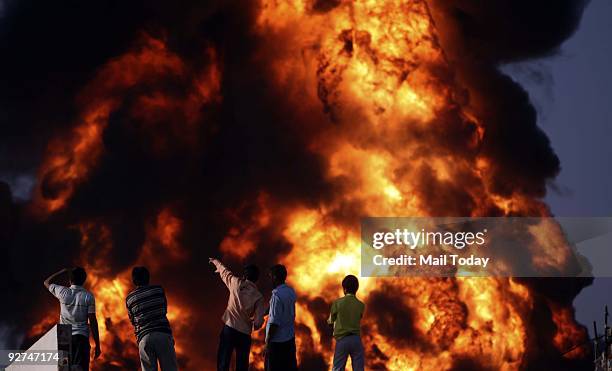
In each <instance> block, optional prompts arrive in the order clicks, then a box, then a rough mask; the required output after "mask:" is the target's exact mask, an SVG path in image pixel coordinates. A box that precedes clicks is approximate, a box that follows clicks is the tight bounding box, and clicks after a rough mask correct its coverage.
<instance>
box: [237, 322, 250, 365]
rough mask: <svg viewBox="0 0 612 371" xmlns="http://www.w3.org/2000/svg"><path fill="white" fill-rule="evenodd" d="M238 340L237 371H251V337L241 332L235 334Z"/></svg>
mask: <svg viewBox="0 0 612 371" xmlns="http://www.w3.org/2000/svg"><path fill="white" fill-rule="evenodd" d="M234 337H235V339H236V341H235V345H236V371H249V354H250V353H251V336H250V335H247V334H243V333H242V332H240V331H236V332H235V333H234Z"/></svg>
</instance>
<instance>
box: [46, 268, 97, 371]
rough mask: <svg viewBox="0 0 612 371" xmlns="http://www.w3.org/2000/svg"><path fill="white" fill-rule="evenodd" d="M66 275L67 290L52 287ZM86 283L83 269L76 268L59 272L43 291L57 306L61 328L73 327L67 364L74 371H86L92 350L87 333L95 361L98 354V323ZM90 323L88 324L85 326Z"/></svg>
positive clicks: (47, 281)
mask: <svg viewBox="0 0 612 371" xmlns="http://www.w3.org/2000/svg"><path fill="white" fill-rule="evenodd" d="M65 272H68V276H69V278H68V279H69V281H70V287H66V286H61V285H56V284H54V283H51V281H53V280H54V279H56V278H57V277H58V276H60V275H62V274H63V273H65ZM86 279H87V273H86V272H85V269H83V268H81V267H76V268H73V269H70V270H68V269H66V268H64V269H62V270H61V271H59V272H56V273H54V274H52V275H51V276H50V277H49V278H47V279H46V280H45V282H44V284H45V287H46V288H47V289H48V290H49V291H50V292H51V293H52V294H53V296H55V297H56V298H57V299H58V300H59V302H60V322H59V323H60V324H63V325H71V326H72V346H71V348H72V352H71V355H70V358H71V360H70V362H71V364H72V365H75V366H77V367H78V368H77V370H78V369H80V370H83V371H87V370H89V356H90V350H91V347H90V345H89V329H90V327H91V333H92V335H93V339H94V342H95V344H96V347H95V351H94V357H95V358H96V359H97V358H98V357H99V356H100V354H101V350H100V336H99V334H98V320H97V318H96V301H95V299H94V296H93V294H92V293H91V292H89V291H87V290H85V289H84V288H83V284H84V283H85V280H86ZM88 321H89V324H88Z"/></svg>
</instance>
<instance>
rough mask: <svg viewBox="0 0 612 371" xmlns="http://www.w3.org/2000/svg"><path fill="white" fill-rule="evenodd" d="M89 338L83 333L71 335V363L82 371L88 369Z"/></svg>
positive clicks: (87, 370)
mask: <svg viewBox="0 0 612 371" xmlns="http://www.w3.org/2000/svg"><path fill="white" fill-rule="evenodd" d="M89 353H90V346H89V338H88V337H86V336H84V335H72V354H71V357H72V364H73V365H77V366H79V367H80V368H81V370H83V371H89Z"/></svg>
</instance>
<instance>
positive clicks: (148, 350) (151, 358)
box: [138, 334, 157, 371]
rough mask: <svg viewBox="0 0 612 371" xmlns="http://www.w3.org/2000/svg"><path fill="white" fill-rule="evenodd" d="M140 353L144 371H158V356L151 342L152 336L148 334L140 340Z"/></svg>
mask: <svg viewBox="0 0 612 371" xmlns="http://www.w3.org/2000/svg"><path fill="white" fill-rule="evenodd" d="M138 353H139V354H140V365H141V366H142V371H157V354H156V353H155V347H154V346H153V344H152V341H151V334H147V335H145V336H144V337H143V338H142V339H140V341H139V342H138Z"/></svg>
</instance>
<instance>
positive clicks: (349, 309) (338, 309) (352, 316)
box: [327, 294, 365, 339]
mask: <svg viewBox="0 0 612 371" xmlns="http://www.w3.org/2000/svg"><path fill="white" fill-rule="evenodd" d="M364 310H365V304H363V303H362V302H361V300H359V299H357V298H356V297H355V295H353V294H346V295H344V296H343V297H341V298H340V299H337V300H336V301H334V302H333V303H332V307H331V313H330V314H329V319H328V320H327V323H329V324H330V325H331V324H333V325H334V337H335V338H336V339H340V338H343V337H345V336H347V335H359V333H360V329H361V325H360V322H361V318H362V317H363V311H364Z"/></svg>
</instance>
